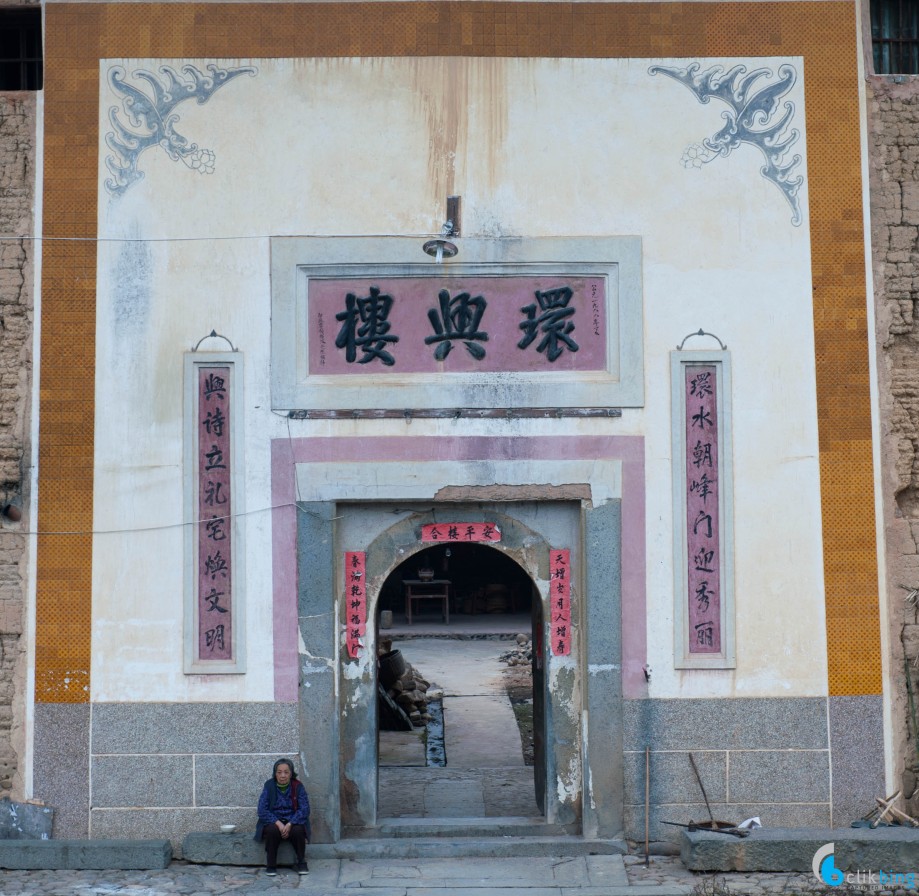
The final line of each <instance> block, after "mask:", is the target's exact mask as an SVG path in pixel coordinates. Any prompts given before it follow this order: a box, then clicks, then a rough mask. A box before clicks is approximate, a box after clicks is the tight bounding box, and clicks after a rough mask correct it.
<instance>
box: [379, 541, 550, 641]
mask: <svg viewBox="0 0 919 896" xmlns="http://www.w3.org/2000/svg"><path fill="white" fill-rule="evenodd" d="M428 571H430V572H431V574H432V576H433V578H434V579H438V580H444V579H445V580H448V581H449V582H450V614H451V616H453V615H456V616H477V615H481V614H483V613H488V614H492V615H500V614H505V613H527V614H528V613H529V612H530V607H531V602H532V591H533V586H532V582H531V581H530V579H529V577H528V576H527V575H526V573H525V572H524V571H523V570H522V569H521V568H520V567H519V566H518V565H517V564H516V563H514V562H513V561H512V560H510V559H508V558H507V557H505V556H504V554H502V553H501V552H500V551H496V550H494V549H492V548H487V547H482V546H481V545H475V544H456V543H452V544H438V545H434V546H433V547H430V548H426V549H425V550H423V551H419V552H418V553H417V554H414V555H412V556H411V557H410V558H409V559H408V560H406V561H405V562H404V563H402V564H400V565H399V566H398V567H396V569H395V570H393V572H392V574H391V575H390V576H389V578H388V579H387V580H386V582H385V584H384V585H383V589H382V591H381V593H380V600H379V604H378V607H379V609H380V610H391V611H392V614H393V619H394V620H395V621H396V622H397V623H398V622H403V621H404V614H405V589H404V585H403V582H404V580H406V579H419V578H424V575H425V574H426V573H427V572H428ZM413 615H416V616H418V617H421V618H423V617H425V616H427V617H433V616H437V617H440V616H441V615H442V608H441V606H440V605H439V604H438V603H437V602H435V601H430V602H428V601H424V602H421V603H419V604H417V605H416V609H415V610H414V611H413Z"/></svg>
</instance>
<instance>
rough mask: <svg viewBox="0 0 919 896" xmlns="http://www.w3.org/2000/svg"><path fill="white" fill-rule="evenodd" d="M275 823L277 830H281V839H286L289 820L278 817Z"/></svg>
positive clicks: (288, 831)
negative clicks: (285, 820)
mask: <svg viewBox="0 0 919 896" xmlns="http://www.w3.org/2000/svg"><path fill="white" fill-rule="evenodd" d="M275 824H276V825H277V826H278V830H279V831H280V832H281V839H282V840H286V839H287V838H288V837H289V836H290V822H289V821H287V822H284V821H281V819H280V818H279V819H278V820H277V821H276V822H275Z"/></svg>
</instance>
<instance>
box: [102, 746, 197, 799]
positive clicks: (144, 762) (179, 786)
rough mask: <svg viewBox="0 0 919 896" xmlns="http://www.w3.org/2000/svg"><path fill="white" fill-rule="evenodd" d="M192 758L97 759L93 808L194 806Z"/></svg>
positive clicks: (118, 757) (139, 757)
mask: <svg viewBox="0 0 919 896" xmlns="http://www.w3.org/2000/svg"><path fill="white" fill-rule="evenodd" d="M194 780H195V774H194V768H193V765H192V757H191V756H188V755H184V756H94V757H93V759H92V805H93V806H94V807H97V808H100V809H101V808H112V807H115V808H117V807H122V806H191V805H194V793H193V782H194Z"/></svg>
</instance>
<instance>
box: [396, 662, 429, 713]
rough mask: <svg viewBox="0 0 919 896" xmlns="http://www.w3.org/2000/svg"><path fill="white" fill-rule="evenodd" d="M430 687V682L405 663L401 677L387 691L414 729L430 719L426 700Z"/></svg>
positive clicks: (409, 664)
mask: <svg viewBox="0 0 919 896" xmlns="http://www.w3.org/2000/svg"><path fill="white" fill-rule="evenodd" d="M430 686H431V684H430V682H429V681H427V680H426V679H425V678H424V677H423V676H422V675H421V673H420V672H419V671H418V670H417V669H416V668H415V667H414V666H413V665H412V664H411V663H409V662H406V664H405V672H404V673H403V675H402V677H401V678H399V679H397V680H396V681H394V682H393V684H392V687H391V688H390V689H389V690H388V691H387V693H388V694H389V696H390V697H392V699H393V700H395V702H396V703H397V704H398V705H399V706H400V707H401V709H402V711H403V712H404V713H405V714H406V715H407V716H408V718H409V721H410V722H411V723H412V725H414V726H415V727H416V728H420V727H421V726H423V725H425V724H426V723H427V722H429V721H430V719H431V716H430V715H429V714H428V698H427V693H428V688H429V687H430Z"/></svg>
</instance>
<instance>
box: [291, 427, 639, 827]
mask: <svg viewBox="0 0 919 896" xmlns="http://www.w3.org/2000/svg"><path fill="white" fill-rule="evenodd" d="M582 443H583V444H582ZM276 451H277V454H276V457H275V474H276V477H277V478H276V483H279V487H278V488H277V489H276V495H277V497H279V498H280V497H281V496H282V494H283V493H284V491H283V489H282V488H281V487H280V486H281V485H283V486H284V487H285V488H289V489H290V490H291V491H293V492H294V493H295V494H296V496H297V498H298V499H299V500H298V501H297V505H296V506H297V511H296V514H295V516H293V515H292V516H291V518H290V520H289V524H288V528H287V529H286V530H285V531H287V533H288V534H286V535H285V534H284V532H279V533H278V537H277V538H276V543H277V544H279V545H283V544H289V545H290V548H291V555H292V556H295V557H296V558H297V565H298V568H299V571H298V577H297V586H296V588H297V594H298V608H297V615H298V617H299V625H298V627H297V629H296V635H297V640H298V643H299V646H298V648H297V652H298V655H299V662H298V679H299V687H298V695H299V696H298V699H299V705H300V744H301V757H300V758H301V764H302V766H303V768H304V772H305V775H306V779H307V780H308V782H309V785H310V792H311V793H315V794H316V795H317V799H316V800H314V802H315V804H316V805H314V812H313V814H314V833H315V834H316V838H315V839H316V840H317V842H323V841H337V840H338V839H340V838H341V836H342V827H343V824H344V823H345V820H346V819H347V820H349V821H351V820H354V819H359V820H360V821H361V823H362V824H373V823H375V806H373V809H372V811H370V810H369V809H368V807H367V805H366V799H367V796H366V793H365V785H363V784H362V785H361V786H360V787H356V786H355V783H356V782H359V781H362V774H363V772H362V769H366V768H367V757H368V756H372V757H373V760H374V763H372V767H373V768H374V769H375V759H376V752H375V743H374V745H373V749H372V750H371V749H370V747H369V744H368V743H367V742H366V741H369V740H370V739H373V740H374V741H375V733H376V726H375V725H373V726H370V728H369V730H365V731H364V733H363V734H361V735H358V738H357V740H354V739H353V738H352V739H351V740H349V741H348V743H347V744H345V730H346V728H347V725H346V723H345V722H343V719H342V715H341V699H342V695H343V693H344V691H345V683H346V682H348V681H350V680H351V679H350V676H356V677H358V678H361V677H362V676H363V671H356V670H355V669H353V668H352V667H351V666H349V665H348V664H347V663H343V662H341V655H342V654H343V652H344V632H343V631H342V629H341V625H340V620H341V616H340V615H339V613H338V610H339V607H338V603H337V596H338V595H339V594H340V592H341V591H342V582H343V575H342V574H341V571H342V560H343V555H342V552H343V551H344V550H359V549H360V546H359V545H355V544H349V545H347V546H345V545H344V544H343V543H342V542H341V540H340V539H339V537H338V534H339V530H340V529H341V528H342V526H343V525H345V523H346V521H345V520H344V519H343V511H346V510H347V508H348V507H349V506H352V507H353V506H355V505H361V506H362V507H363V508H364V511H363V512H365V513H366V512H368V510H367V509H368V508H375V512H378V513H386V514H389V524H388V525H387V526H382V525H380V526H372V527H370V529H369V530H368V531H373V532H374V533H375V534H376V533H380V532H383V531H385V530H386V529H387V528H389V526H391V525H392V521H393V517H392V515H391V511H392V509H393V508H394V507H402V508H407V509H411V508H413V507H414V508H418V507H419V506H420V505H419V504H418V503H417V502H424V503H425V505H426V506H427V507H428V508H430V507H432V506H438V505H440V506H442V505H445V504H449V505H462V504H465V505H467V506H469V505H476V506H478V507H481V506H483V505H484V506H486V507H488V508H489V509H490V510H492V511H495V512H498V511H499V510H501V508H502V506H505V505H510V504H542V505H543V506H545V505H547V504H549V503H552V502H564V503H567V504H569V505H576V506H577V507H578V508H579V511H578V513H577V514H576V515H575V516H576V519H577V526H578V529H579V532H580V536H579V539H578V543H577V545H575V544H572V546H571V547H572V548H575V547H578V548H579V550H581V551H582V554H583V562H582V563H581V569H582V574H581V576H580V582H579V588H580V591H581V594H582V595H583V601H582V611H581V612H580V614H579V617H578V620H579V625H580V629H581V635H580V637H581V640H580V647H579V651H578V656H577V662H576V664H574V665H566V666H564V667H563V668H560V670H559V674H561V675H562V676H563V677H564V676H567V677H568V678H569V679H570V686H571V687H570V693H572V694H576V695H577V700H576V701H575V703H574V709H575V715H576V717H577V731H576V732H575V735H574V736H575V738H576V741H577V742H578V750H577V751H576V752H577V769H576V772H573V771H572V772H571V774H569V775H565V776H564V777H563V779H561V780H558V781H556V780H552V779H550V780H548V781H547V793H548V792H549V791H550V790H552V789H553V788H555V787H559V788H566V789H567V792H566V793H565V794H563V797H562V798H559V800H558V801H557V803H556V806H557V807H560V806H565V807H567V808H566V809H565V811H564V813H556V818H555V820H556V821H559V822H561V823H576V822H577V818H576V817H571V816H570V815H569V814H568V810H569V809H570V808H571V807H573V806H579V807H580V824H581V828H582V831H583V834H584V836H586V837H608V838H611V837H615V836H618V835H620V834H621V832H622V829H623V752H622V711H623V666H622V610H623V606H622V598H621V595H622V590H623V587H624V583H625V584H626V585H627V586H631V587H632V588H633V590H634V592H635V593H634V595H633V600H632V606H631V610H630V611H631V613H632V615H633V616H635V615H636V614H637V613H640V614H641V618H640V619H637V621H639V622H640V623H641V624H640V625H637V624H634V623H630V632H634V633H635V638H634V639H630V640H636V641H637V640H638V639H642V636H643V632H644V620H643V614H644V499H643V470H644V460H643V441H642V440H641V439H640V438H637V437H618V438H614V437H609V438H592V437H584V438H581V439H578V438H573V439H571V438H567V439H566V438H557V437H543V438H532V439H528V438H521V437H518V438H514V439H506V438H501V437H498V438H489V437H466V438H463V437H460V438H455V439H449V438H436V437H415V438H410V437H406V438H381V439H379V440H374V439H365V440H360V441H359V440H356V439H303V440H293V441H291V442H287V443H286V444H285V443H283V442H280V441H279V443H278V447H277V449H276ZM413 454H414V455H415V457H413V456H412V455H413ZM509 457H510V458H512V459H508V458H509ZM384 459H385V460H388V461H395V460H399V461H400V462H398V463H383V462H381V461H382V460H384ZM291 461H292V462H293V463H292V464H291V463H290V462H291ZM285 471H286V472H285ZM290 473H292V474H293V475H292V476H291V475H290ZM496 482H498V483H501V485H500V486H496V485H495V483H496ZM534 482H536V483H543V484H542V485H533V484H532V483H534ZM624 493H627V500H628V506H629V510H628V512H627V516H628V520H629V530H630V531H629V533H627V534H626V539H627V542H628V548H629V550H628V552H627V554H626V558H627V559H628V570H625V569H624V565H623V559H624V558H623V549H622V548H623V504H624V503H625V502H624ZM480 512H481V511H480ZM374 537H375V536H374ZM370 540H372V539H370ZM381 544H382V542H381ZM551 546H552V547H556V545H551ZM396 550H398V548H394V549H393V551H391V552H390V556H391V558H392V562H391V563H390V564H388V565H389V566H394V565H395V562H396V561H395V556H396V555H395V551H396ZM281 559H282V555H279V562H280V560H281ZM401 559H404V556H403V557H402V558H400V562H401ZM368 560H371V561H372V558H368ZM378 574H382V571H381V572H380V573H378ZM373 575H374V574H373V573H372V572H371V573H369V574H368V577H369V578H370V577H372V576H373ZM289 581H290V576H289V575H288V577H287V582H289ZM283 585H284V580H283V578H282V577H279V578H278V581H277V582H276V585H275V587H276V589H278V590H276V605H278V604H281V603H282V602H283V601H284V596H283V594H282V593H281V589H282V587H283ZM374 600H375V598H374ZM374 608H375V603H374ZM276 631H278V629H277V628H276ZM643 647H644V644H643V640H642V643H640V644H637V645H636V644H633V645H632V649H633V650H635V649H637V650H640V651H641V653H640V654H639V655H641V654H643ZM286 650H289V648H288V647H286V645H285V644H283V643H279V642H276V658H277V657H281V656H283V655H284V652H285V651H286ZM276 662H277V659H276ZM279 668H280V667H279ZM550 686H557V685H551V684H550ZM564 687H565V690H566V691H568V685H567V684H565V686H564ZM348 736H349V737H351V735H350V734H349V735H348ZM361 738H364V740H362V739H361ZM549 750H550V748H549V747H548V746H547V752H548V751H549ZM355 763H356V764H355ZM567 767H568V768H569V769H571V768H572V766H571V764H570V763H567ZM374 774H375V771H374ZM575 774H576V777H577V782H576V784H572V783H571V781H572V775H575ZM326 794H327V796H320V795H326ZM373 802H374V803H375V788H374V795H373ZM547 810H548V806H547ZM547 820H553V818H552V815H551V814H550V813H549V812H548V811H547Z"/></svg>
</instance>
